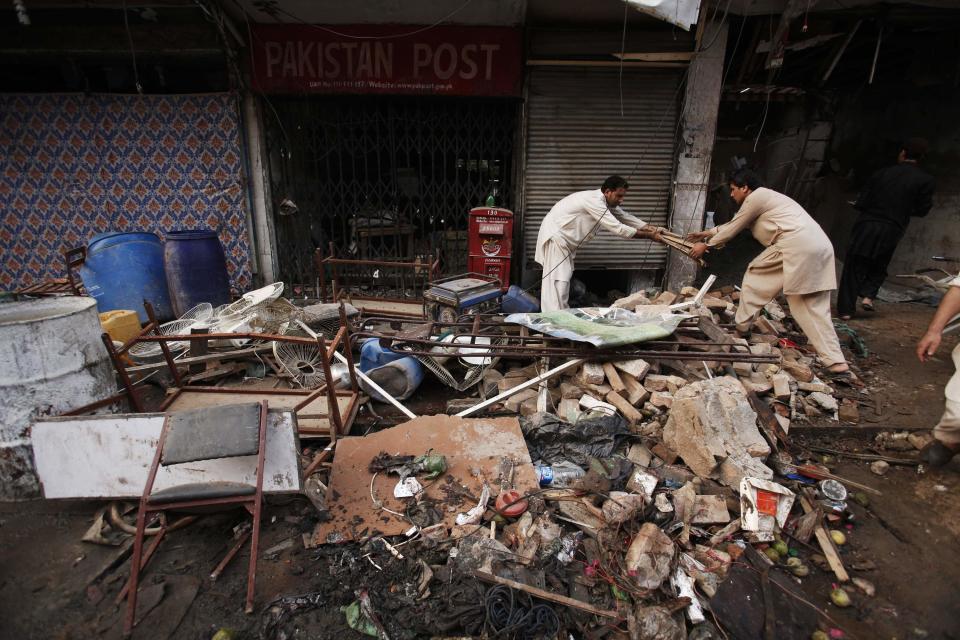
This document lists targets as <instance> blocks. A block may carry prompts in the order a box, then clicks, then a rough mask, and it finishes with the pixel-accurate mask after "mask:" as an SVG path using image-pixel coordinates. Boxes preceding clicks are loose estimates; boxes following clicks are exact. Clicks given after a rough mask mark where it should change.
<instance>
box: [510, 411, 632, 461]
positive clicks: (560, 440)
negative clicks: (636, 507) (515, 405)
mask: <svg viewBox="0 0 960 640" xmlns="http://www.w3.org/2000/svg"><path fill="white" fill-rule="evenodd" d="M520 429H521V430H522V431H523V437H524V439H525V440H526V441H527V449H528V451H529V452H530V459H531V460H544V461H547V462H554V461H558V460H570V461H571V462H573V463H574V464H576V465H579V466H581V467H584V468H587V467H589V466H590V458H608V457H610V456H611V455H613V452H614V450H615V449H616V448H617V446H618V445H619V444H620V442H621V441H623V440H624V439H625V438H627V437H629V436H630V434H631V431H630V427H629V426H628V425H627V421H626V420H624V419H623V417H622V416H620V415H614V416H591V415H589V414H588V415H587V416H586V417H584V418H581V419H580V420H578V421H577V422H576V424H570V423H568V422H564V421H563V420H561V419H560V418H558V417H557V416H555V415H553V414H552V413H535V414H533V415H532V416H529V417H526V416H521V417H520Z"/></svg>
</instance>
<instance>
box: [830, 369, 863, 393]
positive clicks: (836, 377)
mask: <svg viewBox="0 0 960 640" xmlns="http://www.w3.org/2000/svg"><path fill="white" fill-rule="evenodd" d="M820 377H822V378H826V379H827V380H830V381H831V382H839V383H840V384H846V385H849V386H851V387H856V388H858V389H863V388H864V387H866V386H867V385H865V384H864V383H863V380H861V379H860V378H858V377H857V374H855V373H854V372H853V371H851V370H850V369H847V370H846V371H830V369H826V368H825V369H823V371H821V372H820Z"/></svg>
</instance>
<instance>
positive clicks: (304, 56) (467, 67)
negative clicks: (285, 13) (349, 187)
mask: <svg viewBox="0 0 960 640" xmlns="http://www.w3.org/2000/svg"><path fill="white" fill-rule="evenodd" d="M421 29H422V30H421ZM418 31H419V33H418ZM253 43H254V47H253V71H254V73H253V76H254V86H255V87H256V88H257V89H258V90H259V91H263V92H265V93H327V94H343V93H383V94H415V95H424V94H426V95H451V96H519V95H520V80H521V75H522V69H523V46H522V39H521V30H520V29H519V28H511V27H457V26H437V27H429V28H428V27H416V26H410V25H355V26H342V25H338V26H336V27H321V26H315V25H259V26H256V27H254V29H253Z"/></svg>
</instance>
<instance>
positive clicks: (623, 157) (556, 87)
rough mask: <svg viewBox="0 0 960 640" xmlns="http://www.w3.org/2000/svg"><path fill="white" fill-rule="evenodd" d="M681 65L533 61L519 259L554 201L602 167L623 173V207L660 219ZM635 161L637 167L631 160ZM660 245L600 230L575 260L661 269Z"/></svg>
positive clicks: (529, 250) (594, 184)
mask: <svg viewBox="0 0 960 640" xmlns="http://www.w3.org/2000/svg"><path fill="white" fill-rule="evenodd" d="M681 81H682V72H680V71H677V70H674V69H670V70H665V69H664V70H661V69H636V68H633V69H630V68H626V69H623V116H621V115H620V89H619V87H620V70H619V69H617V68H606V67H604V68H597V67H564V68H560V69H553V68H534V69H533V70H532V71H531V73H530V80H529V86H528V103H527V123H526V128H527V140H526V170H525V176H524V198H523V236H524V251H525V259H526V260H527V261H528V262H530V261H532V260H533V256H534V253H535V251H536V241H537V233H538V231H539V230H540V223H541V222H542V221H543V218H544V216H546V215H547V212H549V211H550V208H551V207H552V206H553V205H554V204H556V202H557V201H558V200H560V199H561V198H563V197H564V196H566V195H568V194H570V193H573V192H575V191H583V190H586V189H597V188H599V187H600V184H601V183H602V182H603V179H604V178H606V177H607V176H608V175H612V174H618V175H622V176H624V177H625V178H627V179H628V180H629V182H630V190H629V191H628V192H627V197H626V199H625V200H624V203H623V208H624V209H625V210H626V211H628V212H629V213H631V214H633V215H635V216H637V217H639V218H641V219H643V220H644V221H646V222H648V223H650V224H656V225H662V226H665V225H666V223H667V215H668V211H669V204H670V180H671V177H672V175H673V164H674V148H675V138H674V136H675V135H676V130H677V117H678V114H677V110H678V105H677V102H678V96H679V91H678V88H679V85H680V82H681ZM638 161H640V164H639V166H637V162H638ZM666 259H667V249H666V247H664V246H663V245H660V244H655V243H652V242H648V241H644V240H625V239H623V238H620V237H618V236H615V235H613V234H611V233H609V232H607V231H606V230H601V231H600V233H599V234H597V236H596V237H595V238H594V239H593V240H590V241H589V242H585V243H584V244H583V246H582V247H581V248H580V250H579V251H577V263H576V266H577V268H578V269H584V268H598V267H602V268H607V269H659V268H663V267H664V266H665V265H666Z"/></svg>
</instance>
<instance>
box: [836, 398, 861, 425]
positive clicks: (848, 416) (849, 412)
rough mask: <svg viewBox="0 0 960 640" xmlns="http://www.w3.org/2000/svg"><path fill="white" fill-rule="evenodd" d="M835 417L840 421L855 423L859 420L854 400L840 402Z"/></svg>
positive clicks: (858, 412)
mask: <svg viewBox="0 0 960 640" xmlns="http://www.w3.org/2000/svg"><path fill="white" fill-rule="evenodd" d="M837 417H838V418H839V419H840V421H841V422H847V423H850V424H857V423H858V422H860V410H859V409H858V408H857V404H856V403H855V402H842V403H841V404H840V410H839V411H837Z"/></svg>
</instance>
